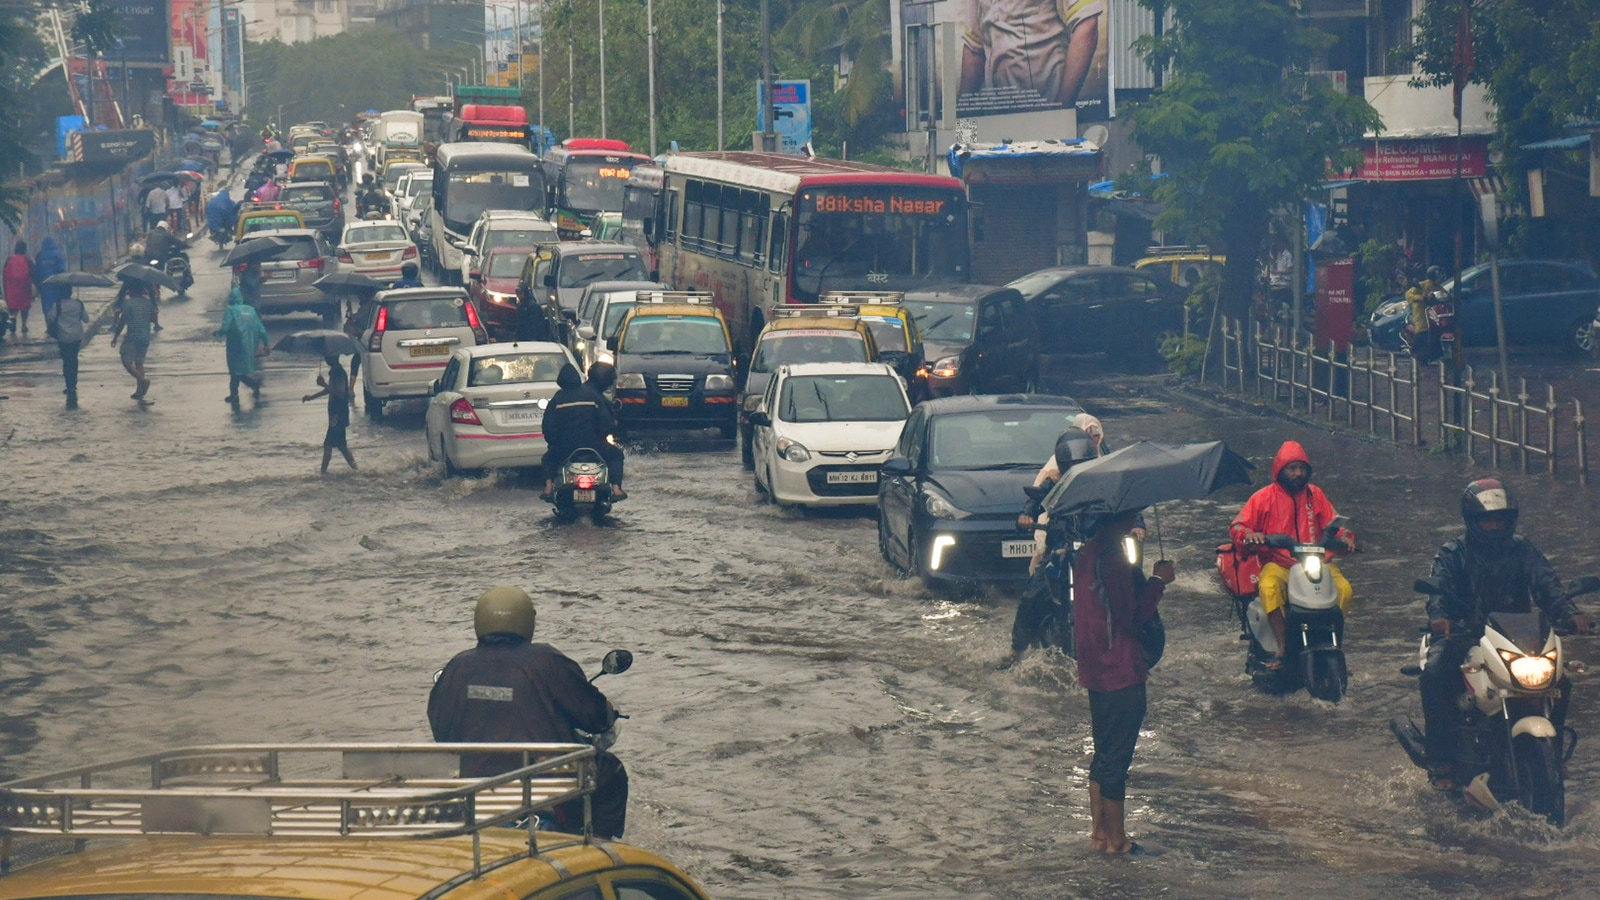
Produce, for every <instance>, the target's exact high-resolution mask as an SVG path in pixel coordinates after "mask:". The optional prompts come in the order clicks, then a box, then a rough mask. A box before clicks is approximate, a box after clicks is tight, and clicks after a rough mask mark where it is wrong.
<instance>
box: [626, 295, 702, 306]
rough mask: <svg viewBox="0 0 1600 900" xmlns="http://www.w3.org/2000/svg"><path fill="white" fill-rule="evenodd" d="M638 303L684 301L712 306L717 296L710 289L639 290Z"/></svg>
mask: <svg viewBox="0 0 1600 900" xmlns="http://www.w3.org/2000/svg"><path fill="white" fill-rule="evenodd" d="M634 300H635V301H636V302H638V303H684V304H688V305H690V306H710V305H712V303H714V302H715V300H716V298H715V297H714V296H713V295H712V293H711V292H710V291H637V292H635V293H634Z"/></svg>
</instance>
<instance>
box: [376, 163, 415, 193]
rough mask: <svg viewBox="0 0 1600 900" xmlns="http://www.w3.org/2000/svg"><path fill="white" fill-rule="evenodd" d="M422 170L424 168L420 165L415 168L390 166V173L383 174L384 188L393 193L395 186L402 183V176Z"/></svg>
mask: <svg viewBox="0 0 1600 900" xmlns="http://www.w3.org/2000/svg"><path fill="white" fill-rule="evenodd" d="M420 168H422V166H421V165H420V164H419V165H414V166H413V165H406V166H390V167H389V171H387V172H384V173H383V186H384V187H385V188H386V189H388V190H391V191H392V190H394V186H395V185H397V184H399V183H400V176H401V175H404V174H405V173H407V172H415V171H416V170H418V169H420Z"/></svg>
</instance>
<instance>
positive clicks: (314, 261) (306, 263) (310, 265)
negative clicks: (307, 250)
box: [296, 256, 322, 269]
mask: <svg viewBox="0 0 1600 900" xmlns="http://www.w3.org/2000/svg"><path fill="white" fill-rule="evenodd" d="M296 265H298V266H299V267H300V268H302V269H320V268H322V257H320V256H313V257H311V258H310V259H302V260H300V262H299V263H297V264H296Z"/></svg>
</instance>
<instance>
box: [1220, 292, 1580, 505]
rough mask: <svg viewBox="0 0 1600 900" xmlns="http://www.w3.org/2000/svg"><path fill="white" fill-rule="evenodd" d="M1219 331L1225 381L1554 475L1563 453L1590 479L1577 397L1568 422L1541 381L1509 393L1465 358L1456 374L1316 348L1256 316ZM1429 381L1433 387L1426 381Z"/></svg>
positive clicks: (1406, 437) (1356, 423) (1396, 436)
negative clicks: (1536, 387)
mask: <svg viewBox="0 0 1600 900" xmlns="http://www.w3.org/2000/svg"><path fill="white" fill-rule="evenodd" d="M1221 336H1222V339H1221V342H1220V344H1221V353H1220V365H1219V367H1218V370H1217V371H1218V372H1219V375H1220V378H1221V382H1222V386H1223V387H1224V388H1225V389H1227V390H1230V391H1235V392H1237V393H1239V394H1242V395H1247V396H1253V397H1254V398H1255V399H1257V400H1262V401H1266V402H1270V403H1274V404H1281V405H1284V406H1287V407H1288V409H1289V410H1290V411H1292V412H1296V413H1299V414H1301V415H1304V416H1306V417H1307V418H1313V419H1316V418H1322V419H1325V420H1326V421H1327V422H1328V423H1329V424H1332V423H1335V422H1338V421H1340V420H1341V419H1342V420H1343V424H1344V425H1345V426H1347V427H1352V428H1359V427H1361V426H1362V425H1364V426H1365V427H1366V429H1367V431H1368V433H1371V434H1382V433H1387V434H1388V438H1389V440H1391V441H1394V442H1395V443H1401V442H1409V443H1410V444H1411V445H1412V446H1421V445H1422V444H1423V443H1424V441H1423V437H1422V436H1423V434H1424V433H1427V432H1429V431H1433V432H1435V433H1437V435H1438V439H1439V443H1440V444H1441V445H1444V446H1451V445H1459V446H1461V447H1462V449H1463V450H1464V451H1465V452H1466V454H1467V455H1468V456H1470V457H1472V458H1473V459H1478V458H1480V457H1481V456H1487V458H1488V462H1489V464H1490V465H1491V466H1494V467H1495V468H1501V467H1508V466H1511V465H1513V464H1514V465H1515V466H1516V467H1517V469H1518V470H1519V471H1521V472H1522V473H1523V474H1528V473H1530V472H1533V471H1535V470H1536V467H1537V469H1538V470H1542V471H1543V472H1544V473H1545V474H1548V475H1555V474H1557V461H1558V460H1568V459H1570V460H1571V465H1572V467H1573V470H1574V472H1575V473H1576V475H1577V478H1578V481H1579V483H1580V484H1584V485H1587V484H1588V483H1589V460H1588V446H1587V421H1586V419H1585V417H1584V414H1583V403H1582V401H1580V400H1576V399H1574V400H1572V401H1571V403H1572V416H1571V419H1570V428H1569V427H1568V424H1569V420H1567V419H1564V418H1563V408H1564V405H1563V404H1562V403H1560V402H1558V401H1557V399H1556V392H1555V388H1554V387H1551V386H1548V385H1546V386H1545V388H1544V392H1543V393H1544V396H1543V397H1542V398H1540V399H1539V400H1538V401H1537V402H1535V395H1534V394H1531V393H1530V392H1529V386H1528V382H1527V379H1525V378H1519V379H1517V383H1516V390H1515V391H1514V392H1513V391H1511V390H1509V389H1508V388H1509V386H1504V385H1501V384H1500V376H1499V373H1497V372H1490V373H1489V375H1488V378H1487V381H1485V380H1483V379H1481V378H1480V377H1479V374H1478V372H1477V371H1476V370H1474V368H1473V367H1472V366H1467V367H1466V368H1465V369H1464V370H1463V375H1462V378H1461V379H1460V381H1459V383H1458V382H1456V381H1455V380H1454V379H1453V378H1452V377H1451V372H1450V371H1449V369H1448V368H1447V367H1446V366H1445V364H1444V363H1443V362H1439V363H1436V364H1435V365H1434V366H1432V367H1429V366H1423V365H1418V364H1417V362H1416V360H1414V359H1412V358H1411V357H1410V356H1408V355H1403V354H1397V353H1392V352H1387V351H1379V350H1376V349H1374V348H1372V347H1370V346H1368V347H1362V348H1352V349H1351V350H1350V351H1349V352H1346V353H1340V352H1339V350H1338V347H1337V345H1335V344H1333V343H1332V342H1330V343H1329V344H1328V345H1327V346H1326V347H1324V348H1322V349H1321V350H1319V349H1318V348H1317V347H1316V346H1314V345H1313V344H1312V343H1311V341H1310V339H1309V338H1307V337H1305V336H1303V335H1299V334H1296V333H1295V332H1294V331H1293V330H1291V329H1288V328H1285V327H1283V326H1279V325H1264V324H1262V323H1256V324H1255V325H1254V326H1253V327H1252V328H1250V329H1248V330H1247V329H1246V328H1245V327H1244V326H1243V324H1242V323H1240V322H1238V321H1230V320H1223V322H1222V323H1221ZM1429 381H1431V382H1433V383H1434V384H1433V386H1432V388H1431V389H1428V388H1425V383H1426V382H1429ZM1252 384H1253V387H1252V386H1251V385H1252ZM1430 424H1431V426H1432V427H1431V428H1430V427H1429V425H1430Z"/></svg>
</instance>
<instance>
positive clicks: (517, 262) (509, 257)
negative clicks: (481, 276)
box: [489, 253, 525, 278]
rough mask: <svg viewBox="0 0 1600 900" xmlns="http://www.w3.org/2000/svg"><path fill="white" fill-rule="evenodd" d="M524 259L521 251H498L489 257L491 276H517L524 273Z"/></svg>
mask: <svg viewBox="0 0 1600 900" xmlns="http://www.w3.org/2000/svg"><path fill="white" fill-rule="evenodd" d="M524 259H525V257H524V256H523V255H522V254H520V253H496V254H495V255H493V256H491V257H489V277H490V278H516V277H517V276H518V275H521V274H522V263H523V260H524Z"/></svg>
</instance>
